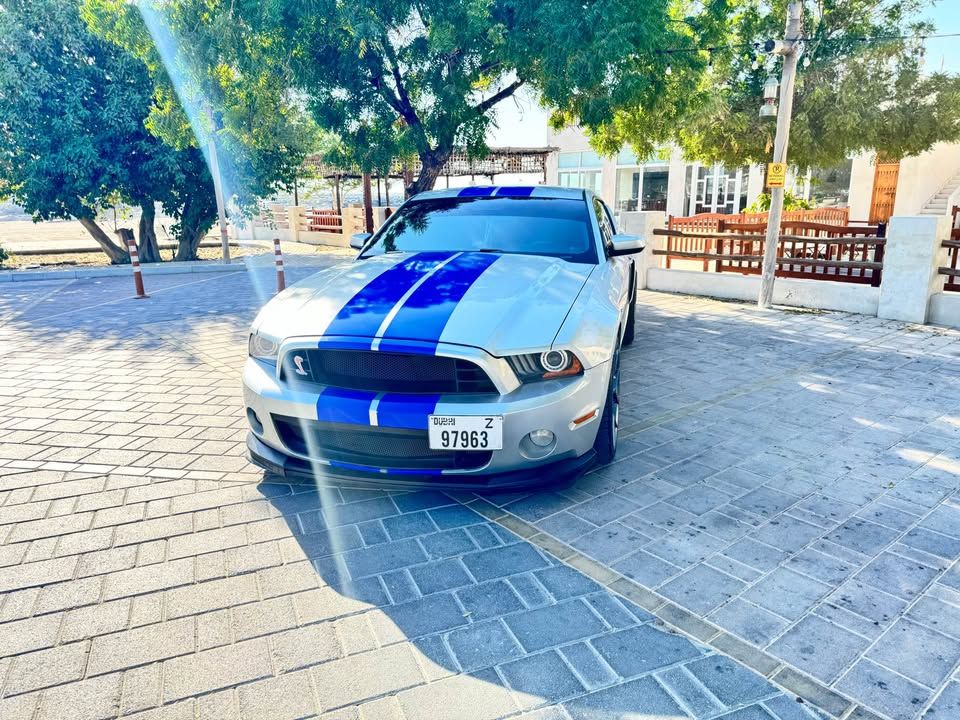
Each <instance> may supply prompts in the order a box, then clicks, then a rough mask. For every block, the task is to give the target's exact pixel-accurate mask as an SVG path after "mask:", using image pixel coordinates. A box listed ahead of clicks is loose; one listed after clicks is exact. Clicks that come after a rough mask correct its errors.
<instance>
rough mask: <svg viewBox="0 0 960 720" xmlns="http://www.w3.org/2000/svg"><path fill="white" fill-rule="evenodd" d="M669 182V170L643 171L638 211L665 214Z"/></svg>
mask: <svg viewBox="0 0 960 720" xmlns="http://www.w3.org/2000/svg"><path fill="white" fill-rule="evenodd" d="M669 181H670V171H669V170H644V172H643V193H642V195H641V200H640V209H641V210H660V211H663V212H666V209H667V185H668V184H669Z"/></svg>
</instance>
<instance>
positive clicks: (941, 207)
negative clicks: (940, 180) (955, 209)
mask: <svg viewBox="0 0 960 720" xmlns="http://www.w3.org/2000/svg"><path fill="white" fill-rule="evenodd" d="M958 187H960V172H957V173H956V174H955V175H954V176H953V177H952V178H950V179H949V180H948V181H947V183H946V184H945V185H944V186H943V187H942V188H940V191H939V192H938V193H937V194H936V195H934V196H933V197H932V198H930V199H929V200H928V201H927V204H926V205H924V206H923V209H922V210H921V211H920V214H921V215H949V214H950V208H949V207H948V205H947V203H948V201H949V199H950V196H951V195H952V194H953V193H954V192H955V191H956V189H957V188H958Z"/></svg>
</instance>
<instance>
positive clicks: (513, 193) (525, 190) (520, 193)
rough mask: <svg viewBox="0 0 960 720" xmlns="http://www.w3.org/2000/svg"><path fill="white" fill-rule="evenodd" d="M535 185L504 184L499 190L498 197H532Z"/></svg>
mask: <svg viewBox="0 0 960 720" xmlns="http://www.w3.org/2000/svg"><path fill="white" fill-rule="evenodd" d="M532 194H533V187H532V186H529V185H526V186H524V185H504V186H503V187H501V188H500V189H499V190H497V197H530V196H531V195H532Z"/></svg>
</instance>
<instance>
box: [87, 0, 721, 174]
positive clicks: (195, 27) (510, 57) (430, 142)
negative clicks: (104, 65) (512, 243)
mask: <svg viewBox="0 0 960 720" xmlns="http://www.w3.org/2000/svg"><path fill="white" fill-rule="evenodd" d="M85 1H86V8H87V12H88V17H89V18H90V19H91V22H92V23H93V24H94V26H96V27H97V28H98V31H99V32H103V33H104V34H105V35H106V36H107V37H113V38H115V39H119V40H120V41H121V42H123V43H124V45H125V46H126V47H129V48H131V49H132V50H134V51H135V52H136V53H137V55H138V56H139V57H143V58H144V59H145V60H146V61H147V63H148V65H150V67H151V68H152V69H153V70H154V72H155V73H156V74H157V76H158V77H159V76H163V74H164V73H163V65H162V63H161V61H160V54H159V53H158V52H157V51H156V50H155V49H152V48H151V46H150V43H149V41H148V35H147V33H146V31H145V29H144V28H143V25H142V23H139V24H138V21H137V19H136V18H135V17H132V16H134V15H135V14H136V13H135V10H134V9H133V8H134V7H135V6H133V5H131V4H128V3H127V2H125V0H85ZM687 4H688V3H687V2H686V0H542V1H540V2H533V1H532V0H416V1H414V0H352V1H351V2H342V0H313V1H312V2H309V3H292V2H288V1H286V0H144V1H143V2H141V3H139V6H140V7H141V8H146V13H147V14H146V17H148V18H149V17H151V16H152V15H155V16H157V17H160V18H162V21H163V22H162V24H163V25H164V27H167V28H169V32H170V35H171V37H172V38H173V39H174V40H175V44H176V47H177V48H178V50H177V53H176V55H177V57H176V62H175V65H176V67H175V75H176V76H177V77H178V78H185V81H184V82H185V83H186V85H187V88H186V89H187V91H188V92H186V93H184V91H183V88H181V95H191V94H193V93H202V94H204V95H206V96H208V97H210V98H211V101H212V103H213V105H214V106H215V107H216V108H218V109H220V110H221V111H222V118H223V131H222V132H223V133H224V134H225V135H229V136H230V138H231V142H233V143H235V145H236V152H235V153H232V154H235V156H236V157H247V158H250V159H251V163H250V166H249V167H238V168H237V169H236V171H237V173H238V174H239V175H241V176H243V177H246V178H250V179H252V180H253V179H257V178H273V177H279V176H280V175H282V173H276V172H273V173H271V172H268V171H267V170H270V168H267V169H265V168H264V167H262V166H256V165H255V164H254V163H253V162H252V159H253V158H254V157H255V153H253V149H256V148H262V147H263V145H261V144H260V142H259V138H258V137H257V134H258V129H259V128H260V126H261V125H262V124H264V123H276V122H280V121H281V120H284V119H290V120H291V121H293V120H296V123H295V124H296V125H298V126H299V127H302V126H303V123H301V122H300V120H299V116H298V115H297V110H298V108H299V107H300V105H299V103H302V107H305V108H306V109H308V110H309V112H310V114H311V116H312V117H313V118H314V119H315V120H316V122H317V124H318V125H319V126H320V127H322V128H325V129H327V130H329V131H331V132H333V133H334V134H336V136H337V137H338V138H339V144H338V145H337V146H336V147H335V148H333V149H332V150H331V153H330V155H329V157H330V158H331V159H333V160H335V161H337V162H338V163H341V164H349V165H356V166H359V167H360V168H362V169H364V170H374V171H376V170H381V171H383V170H385V169H386V168H387V167H389V165H390V162H391V161H392V160H393V159H396V158H399V159H406V161H407V162H408V163H409V164H412V159H413V158H415V157H416V158H418V159H419V161H420V162H421V163H422V166H423V171H422V174H421V177H420V178H419V179H418V180H417V182H416V183H414V186H413V188H412V189H413V190H414V191H418V190H421V189H424V188H426V187H429V186H430V185H432V184H433V181H434V179H435V177H436V175H437V173H438V172H439V170H440V169H441V167H442V165H443V163H444V162H445V161H446V160H447V159H448V157H449V156H450V153H451V152H452V150H453V149H454V148H455V147H465V148H466V149H467V151H468V152H469V153H471V154H473V155H479V154H481V153H483V152H485V151H486V147H485V144H484V138H485V136H486V133H487V130H488V129H489V128H490V126H491V124H492V123H495V122H496V117H495V108H496V106H497V104H498V103H500V102H502V101H503V100H505V99H507V98H509V97H510V96H511V95H512V94H513V93H514V92H516V91H517V90H518V89H519V88H521V87H524V86H529V87H532V88H534V89H535V90H536V91H537V92H538V93H539V94H540V96H541V97H542V99H543V102H544V103H545V104H547V105H550V106H553V107H557V108H560V111H561V115H562V117H563V119H564V120H578V119H580V118H584V119H586V120H588V121H590V122H592V123H598V122H601V121H608V120H611V119H612V118H613V112H614V109H615V108H617V107H620V106H622V105H623V103H624V101H625V100H627V99H634V100H635V99H637V98H642V99H643V100H644V102H645V104H646V105H647V106H648V108H649V111H651V112H664V113H673V112H676V110H675V109H674V107H675V106H679V107H682V106H683V105H684V100H683V94H682V93H681V92H680V90H681V85H680V84H679V80H680V79H681V78H680V77H679V76H680V75H682V73H678V78H677V80H678V82H675V83H670V84H665V83H664V82H663V81H662V79H661V78H662V68H663V64H664V63H663V59H662V58H659V57H657V56H655V55H652V54H651V52H650V51H651V50H652V49H653V48H654V47H657V46H660V45H662V44H670V43H679V42H681V41H683V40H684V39H687V38H689V37H691V36H692V35H695V36H696V37H697V38H700V39H702V38H704V37H706V38H711V37H715V36H716V37H719V32H720V25H718V24H715V23H714V22H712V21H710V20H709V18H713V17H722V15H723V12H722V11H723V10H724V9H725V8H726V4H727V0H711V1H710V2H708V3H701V4H698V5H697V7H701V6H703V5H706V7H707V9H706V10H704V11H702V16H703V17H698V18H692V19H691V18H687V17H685V16H684V13H683V12H682V10H683V9H684V6H686V5H687ZM718 8H719V9H720V10H719V11H718ZM156 34H157V33H156V31H155V32H154V35H155V36H156ZM169 64H170V63H169V62H168V66H169ZM161 85H162V86H164V85H163V84H162V83H161ZM164 87H166V88H167V90H166V91H165V92H164V93H163V94H162V97H161V100H167V99H170V98H172V97H173V95H172V90H170V87H171V86H170V85H169V83H166V85H165V86H164ZM665 89H669V92H665ZM158 105H159V107H160V108H161V109H160V110H159V111H157V112H156V113H154V116H153V117H152V119H151V127H152V128H154V129H155V130H156V131H158V132H160V133H161V134H163V135H164V136H165V137H166V136H167V135H168V134H169V135H171V136H178V135H179V136H182V135H184V134H185V132H186V128H187V123H186V122H185V120H184V116H183V115H182V114H179V113H178V112H177V111H175V108H174V103H173V102H170V103H164V102H159V103H158ZM264 111H267V112H264ZM558 117H560V115H558ZM194 124H195V125H196V122H194ZM276 131H277V129H276V127H273V128H272V129H271V128H268V131H267V132H264V133H262V134H263V136H265V137H273V136H274V135H275V133H276ZM295 147H297V146H296V144H295V143H294V142H293V141H291V142H290V143H285V148H286V149H287V150H291V149H292V148H295ZM240 150H246V151H247V155H246V156H244V154H243V153H242V152H240ZM273 159H274V160H278V159H279V158H278V157H275V158H273ZM273 169H275V168H273Z"/></svg>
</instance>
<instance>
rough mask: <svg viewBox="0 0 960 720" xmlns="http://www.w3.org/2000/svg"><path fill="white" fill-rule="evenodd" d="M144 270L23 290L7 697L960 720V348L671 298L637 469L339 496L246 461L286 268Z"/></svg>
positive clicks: (3, 315) (7, 409)
mask: <svg viewBox="0 0 960 720" xmlns="http://www.w3.org/2000/svg"><path fill="white" fill-rule="evenodd" d="M327 262H329V260H328V259H326V258H324V257H322V256H314V257H311V258H309V259H304V260H302V261H301V263H302V264H301V265H299V266H298V264H297V260H296V259H293V260H291V262H290V263H289V264H290V265H292V267H291V268H290V273H291V274H292V275H294V276H295V277H296V276H303V275H304V274H305V273H306V272H308V271H309V270H310V269H312V268H316V267H319V266H320V265H322V264H325V263H327ZM124 280H125V279H122V278H110V279H104V280H91V281H82V280H77V281H72V282H69V283H59V282H37V283H23V284H19V283H18V284H11V286H9V287H3V288H0V322H3V327H2V329H0V593H2V595H0V683H2V685H0V687H2V699H0V717H3V718H20V717H24V718H57V717H64V716H65V715H64V713H69V714H70V717H77V718H112V717H117V716H121V715H122V716H131V717H142V718H147V717H149V718H151V719H152V718H168V717H169V718H207V717H209V718H229V717H246V718H261V717H262V718H268V717H269V718H297V717H313V716H318V715H319V716H322V717H324V718H330V719H331V720H332V719H333V718H378V719H379V718H407V719H408V720H412V719H414V718H424V719H426V718H431V719H433V718H443V717H450V718H495V717H507V716H522V717H530V718H538V719H539V720H547V719H552V718H619V717H635V716H637V714H638V713H639V717H650V718H657V719H658V720H660V719H664V720H666V719H667V718H670V719H671V720H673V719H674V718H697V719H700V718H703V719H707V718H718V717H724V718H727V719H728V720H771V719H772V718H776V719H777V720H810V719H811V718H825V717H828V716H829V715H834V716H839V715H841V714H844V715H846V714H847V713H849V712H850V711H851V709H853V708H854V707H856V710H855V713H856V714H855V715H854V716H851V717H856V718H862V719H863V720H867V719H868V718H870V717H875V715H872V714H871V711H872V712H873V713H877V715H876V716H879V717H888V718H893V719H894V720H901V718H903V719H904V720H906V719H907V718H910V719H912V718H915V717H919V716H920V715H921V714H922V713H923V712H924V711H925V710H926V709H927V708H928V707H929V706H930V705H931V703H934V704H933V707H932V708H931V711H930V713H929V717H930V718H952V717H956V716H957V714H958V713H960V710H958V705H957V703H958V702H960V700H958V697H960V693H958V691H957V688H958V685H957V683H949V678H950V676H951V675H952V673H954V671H955V669H956V668H955V665H956V663H957V661H958V660H960V652H958V651H955V649H954V648H956V647H957V646H960V641H958V640H956V639H954V637H955V636H958V635H960V593H955V592H954V587H956V588H957V589H960V582H958V581H957V578H958V577H960V575H958V573H960V571H955V570H952V569H951V568H952V567H953V562H954V560H955V559H956V557H957V555H960V547H956V546H958V545H960V540H958V539H956V538H957V537H960V521H958V519H957V518H955V517H954V516H953V511H954V507H953V505H952V501H951V497H952V493H953V492H955V491H956V490H957V487H958V486H960V475H958V472H960V471H958V464H957V463H958V460H957V449H958V445H960V419H958V416H957V413H956V410H955V408H956V407H957V406H958V403H957V400H958V399H960V398H958V395H960V385H958V379H957V378H958V376H960V373H958V372H957V366H958V362H960V359H958V347H960V334H957V333H953V334H951V333H947V332H943V331H940V332H938V331H932V330H929V329H920V330H914V329H905V328H903V327H901V326H897V325H894V324H884V323H879V322H877V321H875V320H868V319H864V318H857V317H852V316H843V315H833V314H830V315H815V314H796V313H771V314H759V313H757V312H755V311H753V310H752V309H749V308H746V307H744V306H739V305H733V304H722V303H715V302H712V301H706V300H692V299H685V298H678V297H674V296H667V295H655V294H649V295H645V296H644V297H642V298H641V308H640V312H638V322H639V323H640V327H639V328H638V330H639V332H638V340H637V344H636V345H635V346H634V348H633V349H631V350H630V351H629V352H627V353H626V354H625V356H624V375H625V390H626V401H627V402H626V411H627V414H628V427H627V435H628V436H629V437H628V439H627V440H626V441H625V442H624V445H623V447H622V452H623V456H622V457H623V459H622V460H621V461H620V462H618V463H617V464H615V465H613V466H610V467H608V468H605V469H602V470H599V471H597V472H594V473H592V474H591V475H589V476H587V477H586V478H584V479H583V480H582V481H580V482H579V483H578V484H577V485H576V486H574V487H572V488H566V489H564V490H561V491H557V492H553V493H539V494H537V495H534V496H525V495H511V496H495V497H487V498H476V497H474V496H462V497H461V496H457V497H453V496H451V495H447V494H442V493H437V492H430V491H424V492H418V493H380V492H371V491H356V490H349V489H339V490H338V489H322V490H317V489H315V488H313V487H310V486H304V485H299V486H290V485H286V484H277V483H271V482H263V478H262V475H261V474H260V473H259V472H256V471H255V469H254V468H252V467H251V466H249V465H248V464H247V463H246V461H245V460H244V458H243V444H242V441H243V437H244V433H245V428H244V424H245V423H244V419H243V416H242V408H241V407H240V406H239V403H238V370H239V367H240V366H241V364H242V360H243V356H244V354H245V340H246V327H247V325H248V323H249V321H250V319H251V318H252V316H253V314H254V313H255V310H256V308H257V307H258V306H259V305H260V304H262V302H263V301H264V299H265V298H266V297H268V296H269V293H270V291H271V286H272V282H273V278H272V268H269V267H264V268H263V269H260V270H251V271H239V272H237V273H235V274H218V275H212V276H205V277H202V278H199V279H198V278H197V277H196V276H193V277H187V276H156V277H151V278H149V280H150V286H149V287H148V292H150V293H151V295H152V297H151V298H150V299H149V300H145V301H134V300H130V299H127V298H128V297H129V295H130V294H131V292H130V291H131V285H132V283H130V282H129V281H124ZM118 298H119V299H118ZM951 412H952V413H953V415H950V413H951ZM692 456H695V457H692ZM811 458H814V459H811ZM561 560H563V561H564V562H561ZM574 568H576V569H574ZM611 568H612V569H611ZM841 568H842V569H841ZM878 585H879V586H880V587H877V586H878ZM908 593H909V594H908ZM885 639H886V640H885ZM891 647H896V648H897V650H898V652H896V653H894V652H892V651H891V649H890V648H891ZM825 650H826V651H828V652H825ZM731 657H732V658H736V660H733V659H730V658H731ZM810 658H812V659H810ZM763 676H766V677H763ZM948 683H949V684H948ZM944 687H946V689H945V690H944V689H943V688H944ZM784 688H786V689H788V690H789V691H790V692H785V691H784ZM941 690H943V692H942V694H940V695H939V697H938V693H940V692H941ZM795 694H796V695H801V696H804V697H806V698H807V699H808V700H809V701H810V702H814V703H817V704H818V705H819V706H820V707H822V708H823V709H824V710H826V711H827V712H825V713H820V712H818V711H815V710H813V709H812V706H811V704H810V702H806V703H800V702H798V701H797V700H796V698H795ZM935 698H937V699H936V700H935ZM858 704H859V706H858ZM864 706H866V707H864Z"/></svg>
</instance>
